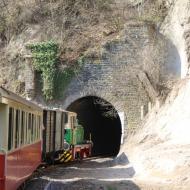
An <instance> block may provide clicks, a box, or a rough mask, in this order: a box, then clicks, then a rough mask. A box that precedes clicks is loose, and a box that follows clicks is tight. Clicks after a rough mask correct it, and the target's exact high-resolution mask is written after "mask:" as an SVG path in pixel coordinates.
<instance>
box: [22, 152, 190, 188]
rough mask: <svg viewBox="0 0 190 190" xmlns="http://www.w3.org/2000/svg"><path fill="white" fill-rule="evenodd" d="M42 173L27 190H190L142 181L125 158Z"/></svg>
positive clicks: (62, 166) (92, 161)
mask: <svg viewBox="0 0 190 190" xmlns="http://www.w3.org/2000/svg"><path fill="white" fill-rule="evenodd" d="M40 171H41V174H40V175H38V176H36V177H34V178H33V179H31V180H30V181H28V182H27V184H26V187H25V188H24V189H25V190H34V189H35V190H182V189H183V190H189V189H186V188H183V187H182V185H180V186H177V185H174V184H170V183H163V184H162V183H156V182H151V181H149V180H148V179H147V180H146V182H145V181H141V180H140V179H138V178H137V177H136V175H135V170H134V168H133V166H132V165H131V164H130V163H129V161H128V158H127V156H126V155H124V154H122V155H121V156H120V157H118V158H117V159H112V158H91V159H88V160H85V161H82V162H75V163H70V164H69V165H57V166H51V167H48V168H46V169H41V170H40Z"/></svg>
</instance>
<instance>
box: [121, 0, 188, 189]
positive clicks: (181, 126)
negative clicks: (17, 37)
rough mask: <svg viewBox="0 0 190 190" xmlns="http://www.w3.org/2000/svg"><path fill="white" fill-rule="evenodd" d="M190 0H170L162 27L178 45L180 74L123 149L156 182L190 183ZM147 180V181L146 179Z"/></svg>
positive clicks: (139, 171)
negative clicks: (170, 4)
mask: <svg viewBox="0 0 190 190" xmlns="http://www.w3.org/2000/svg"><path fill="white" fill-rule="evenodd" d="M189 6H190V2H189V1H186V0H177V1H175V2H173V5H172V7H171V10H170V12H169V15H168V16H167V18H166V20H165V21H164V23H163V25H162V27H161V29H162V32H163V33H164V34H165V35H167V36H168V38H170V39H171V40H172V42H173V44H175V46H176V47H177V50H178V52H179V56H180V59H181V64H182V77H183V78H185V79H183V80H181V81H179V82H178V84H176V85H175V87H174V88H173V90H172V92H171V93H170V95H169V96H168V98H167V100H166V102H165V105H163V106H162V107H161V108H160V109H157V108H153V110H152V112H151V113H150V114H149V115H148V117H147V118H146V121H145V122H144V124H143V125H142V128H141V130H139V131H138V132H137V134H136V135H134V136H132V137H131V138H130V139H128V140H129V141H128V145H127V146H126V147H125V148H124V151H125V152H126V153H128V155H129V161H131V162H133V163H134V169H135V171H136V174H137V178H140V179H141V180H143V181H146V180H147V179H148V180H150V181H154V182H155V183H160V184H162V183H163V182H164V183H167V184H170V186H171V189H173V188H172V187H173V186H179V187H180V188H179V189H188V188H189V187H190V178H189V176H190V173H189V171H190V168H189V166H190V161H189V157H190V151H189V145H190V138H189V132H190V131H189V122H190V119H189V118H190V112H189V104H190V102H189V96H190V80H189V77H188V72H189V51H188V48H189V32H188V31H189V30H190V25H189V16H190V14H189V11H190V7H189ZM147 183H148V181H147Z"/></svg>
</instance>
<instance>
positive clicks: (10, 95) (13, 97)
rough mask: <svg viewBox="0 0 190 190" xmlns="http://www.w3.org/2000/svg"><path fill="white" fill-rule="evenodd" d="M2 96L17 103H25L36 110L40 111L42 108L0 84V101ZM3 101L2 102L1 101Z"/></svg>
mask: <svg viewBox="0 0 190 190" xmlns="http://www.w3.org/2000/svg"><path fill="white" fill-rule="evenodd" d="M2 98H6V99H8V100H11V101H14V102H17V103H21V104H25V105H27V106H29V107H32V108H35V109H37V110H40V111H42V108H41V107H40V106H38V105H37V104H35V103H33V102H31V101H28V100H26V99H24V98H22V97H21V96H18V95H17V94H15V93H13V92H11V91H9V90H7V89H5V88H4V87H2V86H0V102H2ZM2 103H3V102H2Z"/></svg>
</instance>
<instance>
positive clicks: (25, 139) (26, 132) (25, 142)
mask: <svg viewBox="0 0 190 190" xmlns="http://www.w3.org/2000/svg"><path fill="white" fill-rule="evenodd" d="M24 128H25V135H24V144H27V142H28V141H27V139H28V112H25V127H24Z"/></svg>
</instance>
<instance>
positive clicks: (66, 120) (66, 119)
mask: <svg viewBox="0 0 190 190" xmlns="http://www.w3.org/2000/svg"><path fill="white" fill-rule="evenodd" d="M64 115H65V117H64V119H65V120H64V121H65V123H68V113H65V114H64Z"/></svg>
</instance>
